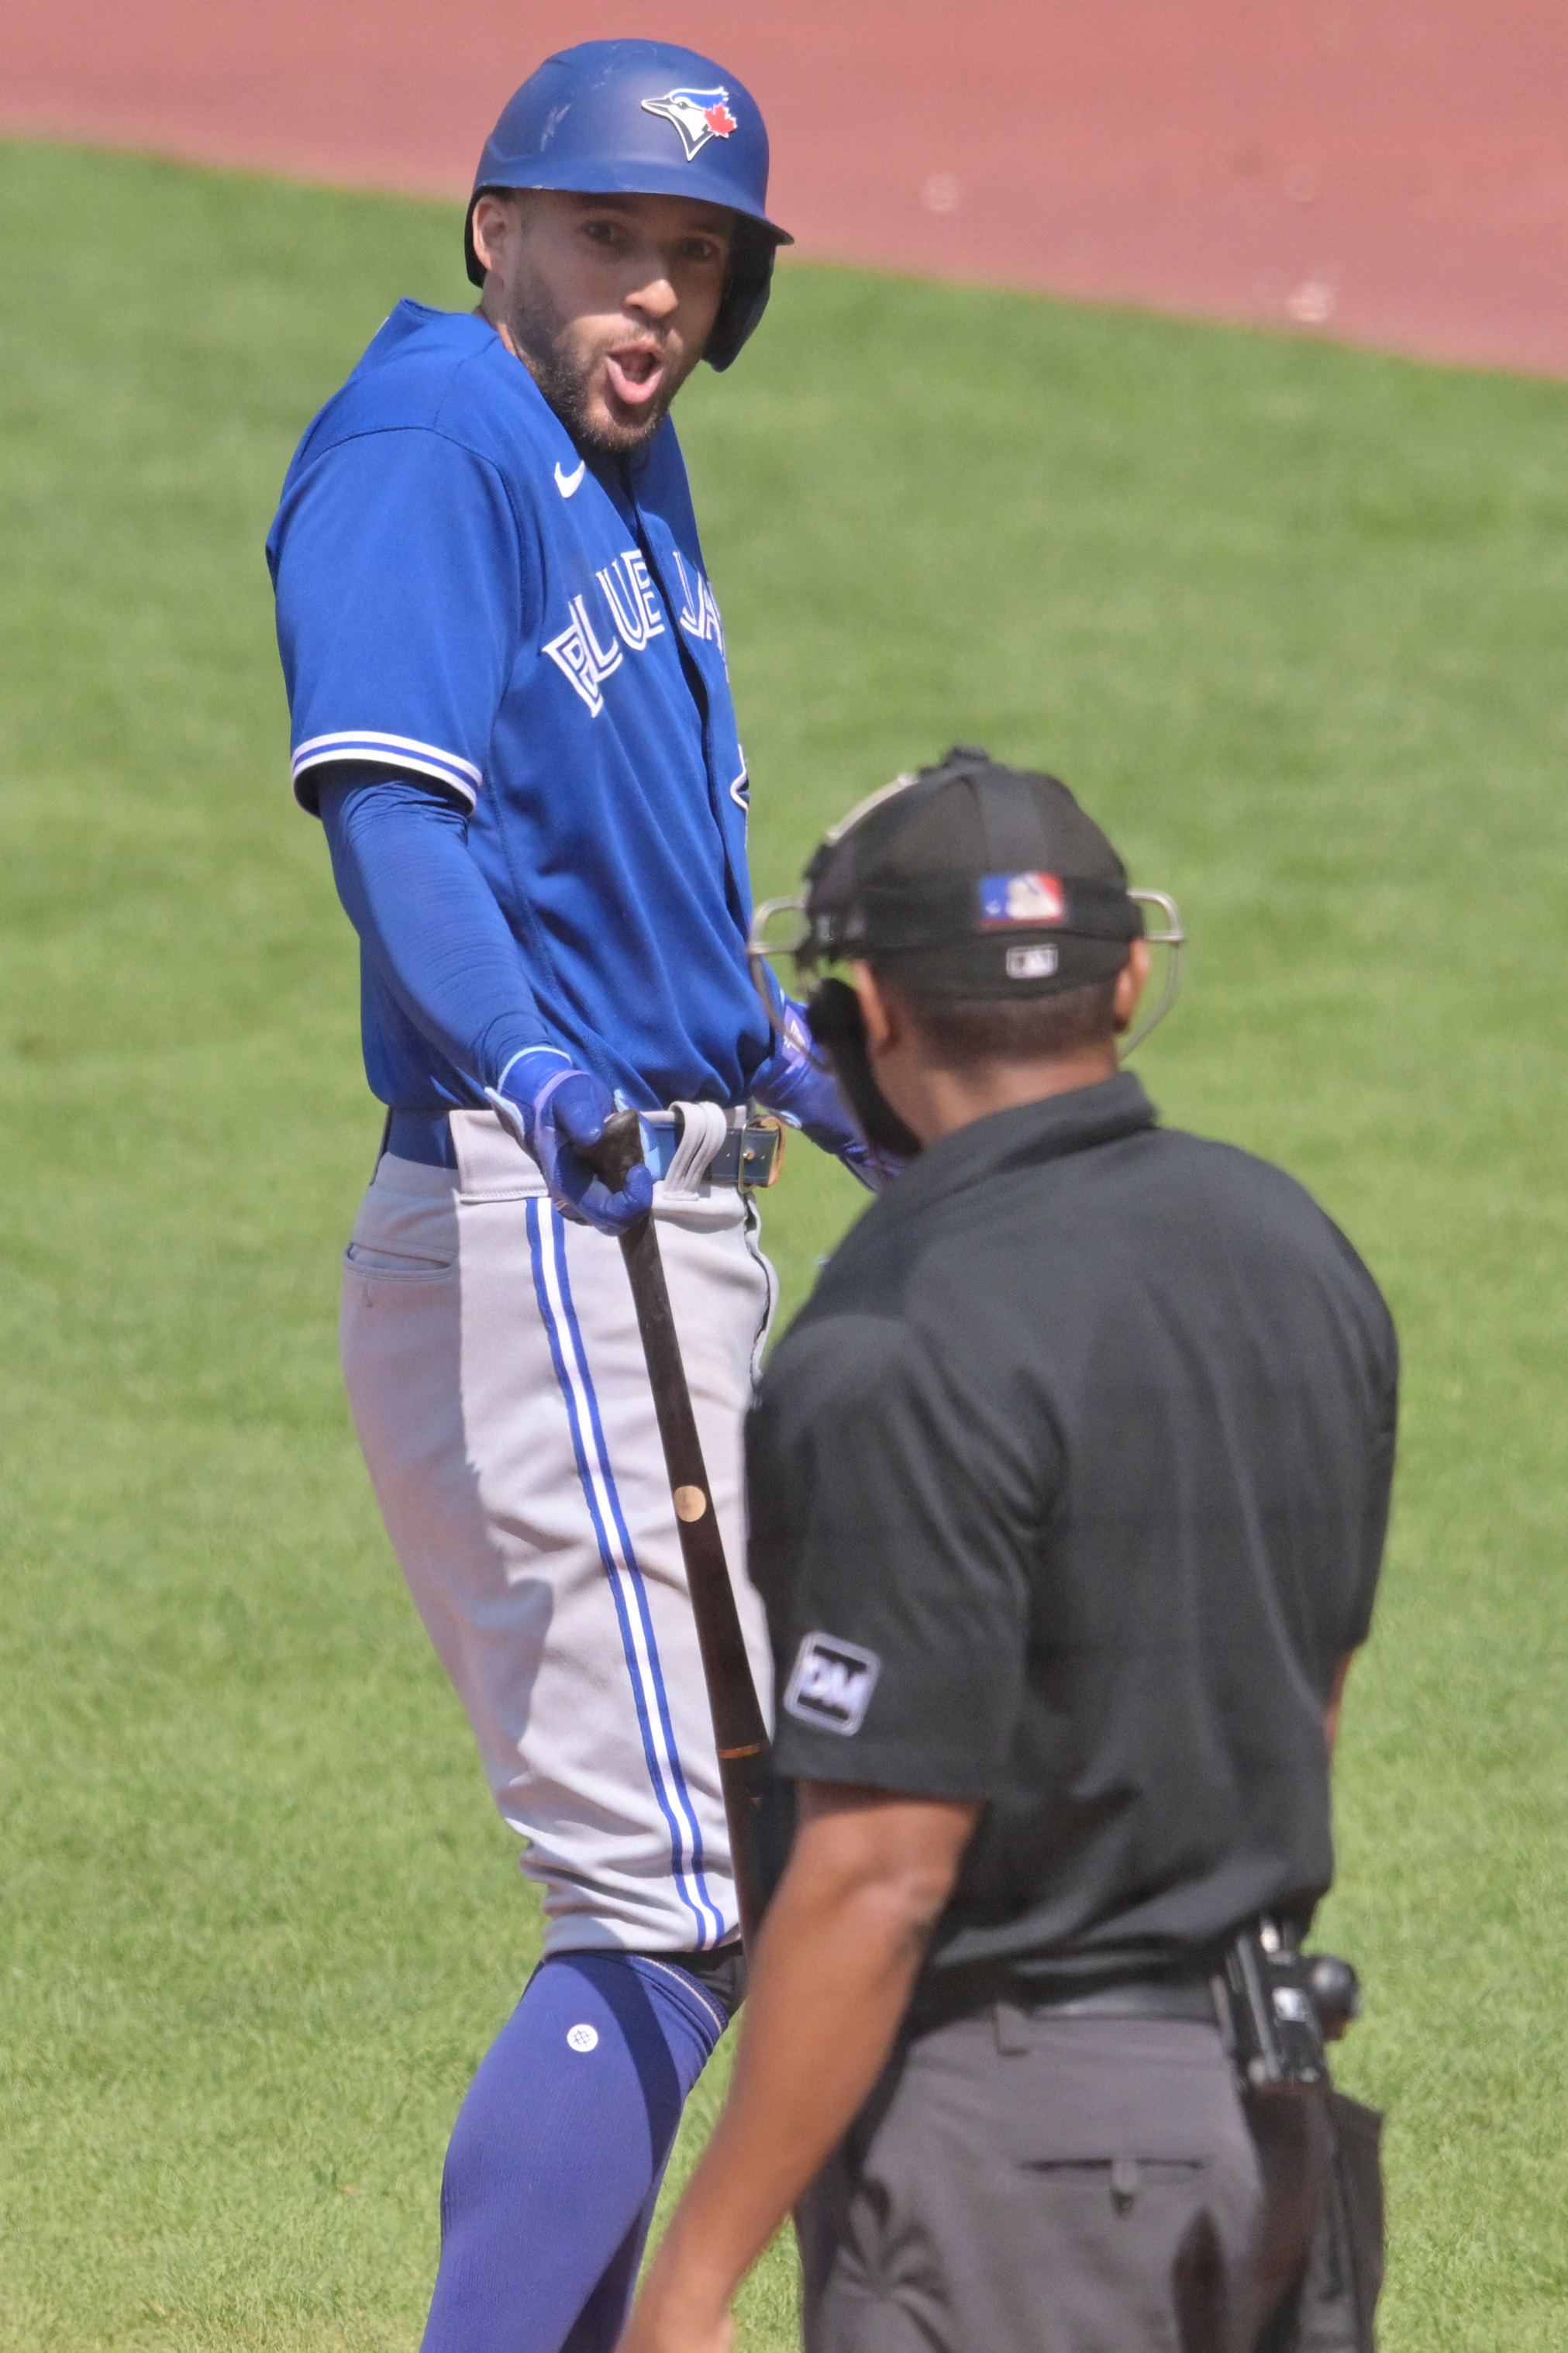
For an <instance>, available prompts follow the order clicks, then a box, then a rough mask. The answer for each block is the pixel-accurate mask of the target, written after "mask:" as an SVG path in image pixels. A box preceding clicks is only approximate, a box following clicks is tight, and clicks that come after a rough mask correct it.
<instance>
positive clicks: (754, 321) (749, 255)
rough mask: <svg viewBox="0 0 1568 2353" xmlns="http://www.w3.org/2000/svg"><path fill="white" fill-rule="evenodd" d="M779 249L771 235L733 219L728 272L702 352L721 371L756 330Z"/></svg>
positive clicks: (721, 372)
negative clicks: (732, 246)
mask: <svg viewBox="0 0 1568 2353" xmlns="http://www.w3.org/2000/svg"><path fill="white" fill-rule="evenodd" d="M778 249H779V248H778V247H777V246H776V244H775V243H774V241H773V239H772V238H771V237H769V236H768V235H767V233H766V232H765V231H763V232H759V231H758V229H757V228H756V227H754V225H753V224H752V223H751V222H750V221H748V220H746V219H738V220H737V221H736V225H735V247H734V250H733V252H732V253H731V256H730V265H729V276H728V278H727V279H726V281H725V290H724V294H723V297H722V299H721V300H720V302H719V306H718V313H717V316H716V317H715V320H714V323H713V329H712V332H710V334H709V336H708V342H707V349H706V350H705V352H704V353H703V357H704V358H705V360H706V362H707V364H708V365H709V366H710V367H711V368H713V369H714V370H715V372H716V373H717V374H718V375H723V374H724V371H725V369H726V367H728V366H729V365H730V364H731V363H732V362H733V361H734V360H735V359H736V357H737V356H738V355H739V353H740V348H741V346H742V344H743V343H746V341H747V338H748V337H749V336H751V335H752V334H754V333H755V332H756V330H757V327H758V322H759V321H760V320H761V317H762V313H763V312H764V311H766V310H767V308H768V296H769V295H770V294H771V293H772V291H773V261H774V257H775V255H776V254H777V252H778Z"/></svg>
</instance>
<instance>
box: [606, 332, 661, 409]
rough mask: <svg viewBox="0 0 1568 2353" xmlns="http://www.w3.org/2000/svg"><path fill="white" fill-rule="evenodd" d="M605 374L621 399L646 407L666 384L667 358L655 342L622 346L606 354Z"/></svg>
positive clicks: (634, 406) (631, 406)
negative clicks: (665, 369)
mask: <svg viewBox="0 0 1568 2353" xmlns="http://www.w3.org/2000/svg"><path fill="white" fill-rule="evenodd" d="M604 372H605V375H607V376H608V377H609V388H610V390H611V392H612V393H613V394H614V395H615V396H616V398H617V400H620V401H623V402H624V403H625V405H626V406H627V407H628V408H646V406H648V403H649V402H650V401H651V400H652V398H653V396H654V395H655V393H657V391H658V389H659V387H660V385H662V383H663V381H664V355H663V353H662V352H661V351H660V350H659V348H658V346H657V345H656V344H654V343H620V344H618V345H617V346H616V348H615V350H613V351H610V352H606V353H605V355H604Z"/></svg>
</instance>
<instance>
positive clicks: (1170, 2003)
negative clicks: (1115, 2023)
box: [909, 1968, 1219, 2034]
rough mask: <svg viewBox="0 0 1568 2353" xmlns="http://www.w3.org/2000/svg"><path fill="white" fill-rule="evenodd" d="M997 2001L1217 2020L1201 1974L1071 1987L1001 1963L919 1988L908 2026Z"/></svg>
mask: <svg viewBox="0 0 1568 2353" xmlns="http://www.w3.org/2000/svg"><path fill="white" fill-rule="evenodd" d="M998 2002H1001V2003H1005V2004H1006V2005H1007V2006H1008V2007H1009V2008H1010V2009H1012V2010H1022V2011H1023V2012H1024V2014H1025V2016H1027V2017H1030V2018H1184V2019H1190V2020H1192V2021H1193V2023H1194V2024H1197V2025H1202V2026H1217V2025H1218V2023H1219V2014H1218V2012H1217V2010H1215V2008H1214V1996H1213V1988H1212V1986H1211V1983H1210V1980H1209V1979H1208V1978H1206V1977H1198V1976H1186V1975H1182V1976H1179V1977H1160V1978H1125V1979H1123V1980H1122V1982H1121V1983H1120V1984H1118V1985H1102V1986H1095V1987H1093V1988H1091V1989H1088V1990H1087V1991H1086V1992H1083V1993H1073V1992H1070V1991H1069V1990H1068V1989H1066V1988H1065V1986H1063V1985H1062V1984H1061V1983H1060V1982H1059V1981H1058V1983H1057V1985H1055V1986H1054V1987H1050V1986H1046V1985H1043V1984H1042V1983H1041V1982H1040V1980H1039V1979H1038V1978H1034V1979H1033V1980H1032V1979H1031V1978H1029V1977H1028V1976H1027V1975H1026V1974H1025V1973H1024V1972H1023V1971H1022V1970H1019V1969H1014V1968H994V1969H993V1968H986V1969H975V1970H969V1969H966V1970H965V1971H964V1972H963V1974H962V1982H961V1984H960V1983H959V1982H958V1981H957V1980H955V1982H954V1983H953V1984H952V1985H950V1986H943V1985H941V1984H939V1983H938V1985H935V1986H931V1987H928V1988H922V1989H921V1991H920V1993H919V1994H918V1995H917V1996H916V2000H915V2003H914V2006H913V2008H912V2009H911V2011H910V2016H909V2023H910V2027H911V2029H912V2031H914V2032H915V2033H916V2034H921V2033H926V2032H928V2031H930V2029H931V2028H932V2027H934V2026H945V2025H947V2024H948V2022H949V2021H951V2020H953V2019H955V2018H964V2017H972V2016H973V2014H974V2013H975V2012H976V2011H977V2010H989V2009H991V2007H992V2006H993V2005H994V2004H996V2003H998Z"/></svg>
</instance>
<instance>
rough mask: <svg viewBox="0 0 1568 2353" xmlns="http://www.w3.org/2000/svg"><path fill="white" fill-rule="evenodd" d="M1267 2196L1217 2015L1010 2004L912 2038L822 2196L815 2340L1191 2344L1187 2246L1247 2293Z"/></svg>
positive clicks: (810, 2296) (987, 2349)
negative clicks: (1084, 2012) (1094, 2014)
mask: <svg viewBox="0 0 1568 2353" xmlns="http://www.w3.org/2000/svg"><path fill="white" fill-rule="evenodd" d="M1260 2206H1261V2189H1260V2181H1259V2173H1258V2164H1257V2158H1256V2156H1255V2151H1254V2147H1253V2143H1252V2138H1251V2136H1250V2135H1249V2133H1248V2131H1247V2126H1246V2123H1245V2118H1244V2116H1243V2114H1242V2109H1241V2105H1240V2103H1239V2101H1238V2100H1237V2098H1236V2094H1235V2091H1234V2086H1233V2084H1232V2079H1231V2072H1230V2067H1229V2063H1228V2062H1227V2061H1226V2059H1225V2057H1224V2052H1222V2050H1221V2047H1220V2039H1219V2036H1218V2034H1217V2033H1216V2032H1215V2031H1213V2029H1212V2028H1210V2027H1206V2026H1202V2025H1199V2024H1196V2023H1189V2022H1187V2021H1181V2020H1169V2019H1064V2018H1053V2017H1051V2016H1050V2015H1049V2014H1036V2015H1029V2014H1025V2013H1024V2012H1022V2011H1020V2010H1014V2009H1012V2007H1011V2006H1009V2005H1006V2004H999V2005H998V2006H997V2007H996V2008H995V2009H993V2010H986V2011H984V2012H982V2013H980V2014H979V2015H977V2016H975V2017H971V2018H965V2019H959V2020H957V2021H954V2022H952V2023H951V2024H948V2025H947V2026H943V2027H939V2028H938V2029H936V2030H935V2031H932V2032H930V2033H928V2034H927V2035H924V2036H922V2037H921V2038H919V2039H918V2040H917V2041H916V2042H913V2043H912V2044H911V2045H910V2046H909V2047H908V2048H907V2050H906V2051H904V2052H901V2053H900V2054H899V2056H898V2058H897V2059H896V2060H895V2063H894V2064H893V2066H892V2067H891V2068H890V2069H889V2071H888V2073H887V2075H886V2076H885V2078H884V2080H883V2083H882V2084H881V2085H880V2086H879V2087H878V2090H877V2092H876V2094H874V2097H873V2099H872V2100H871V2102H870V2103H869V2104H868V2105H867V2108H866V2109H865V2111H864V2112H863V2115H862V2116H861V2117H860V2119H859V2120H858V2122H857V2124H856V2126H854V2128H853V2131H852V2132H851V2134H850V2136H849V2137H848V2138H847V2140H846V2141H845V2143H844V2145H843V2147H842V2149H841V2150H840V2151H839V2152H838V2154H837V2155H836V2157H835V2158H833V2159H832V2162H831V2163H830V2164H829V2166H828V2167H827V2168H825V2169H824V2171H823V2172H822V2174H821V2176H819V2178H818V2179H817V2180H816V2182H814V2183H813V2185H812V2187H811V2189H810V2190H809V2191H808V2192H807V2194H806V2197H805V2199H804V2200H803V2201H802V2204H801V2208H800V2213H799V2216H798V2218H797V2219H798V2221H799V2224H800V2242H801V2256H802V2262H803V2265H804V2273H805V2340H806V2348H807V2353H1180V2348H1181V2346H1182V2343H1183V2339H1182V2337H1181V2325H1180V2322H1179V2319H1178V2307H1177V2292H1176V2284H1175V2282H1176V2273H1177V2267H1178V2260H1179V2256H1181V2251H1182V2250H1183V2249H1185V2250H1186V2251H1187V2253H1186V2257H1185V2260H1186V2261H1187V2262H1188V2263H1191V2262H1192V2250H1193V2248H1194V2246H1195V2245H1196V2246H1197V2247H1198V2248H1199V2249H1200V2259H1202V2256H1203V2255H1204V2254H1206V2257H1207V2260H1208V2263H1209V2264H1210V2267H1211V2270H1213V2267H1214V2266H1216V2265H1217V2266H1218V2267H1219V2268H1220V2269H1221V2271H1222V2272H1223V2274H1224V2278H1225V2280H1226V2281H1227V2282H1228V2283H1229V2284H1230V2286H1231V2289H1232V2292H1234V2287H1235V2285H1236V2284H1237V2283H1238V2282H1239V2281H1240V2279H1241V2278H1242V2277H1243V2275H1244V2274H1245V2266H1246V2264H1247V2262H1248V2260H1249V2256H1250V2253H1251V2249H1252V2245H1253V2241H1254V2237H1255V2231H1256V2227H1257V2223H1258V2220H1259V2212H1260ZM1205 2215H1206V2216H1207V2218H1208V2221H1207V2222H1206V2223H1205V2221H1204V2220H1203V2218H1204V2216H1205Z"/></svg>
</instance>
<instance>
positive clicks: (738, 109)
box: [464, 41, 794, 368]
mask: <svg viewBox="0 0 1568 2353" xmlns="http://www.w3.org/2000/svg"><path fill="white" fill-rule="evenodd" d="M492 188H567V189H570V190H571V191H572V192H573V193H574V194H575V195H586V196H609V195H644V196H695V197H698V198H701V199H705V201H706V202H708V203H709V204H715V205H725V206H727V207H728V209H729V210H730V211H731V212H733V213H734V214H735V215H736V237H735V244H734V248H733V249H732V252H731V256H730V267H729V276H728V279H727V280H726V285H725V290H724V299H723V301H721V303H720V304H719V311H718V316H717V318H716V319H715V322H714V328H713V332H712V334H711V335H710V336H709V337H708V346H707V351H706V353H705V357H706V358H707V359H708V360H709V361H710V362H711V363H712V364H713V365H714V366H715V368H726V367H728V365H729V364H730V362H731V361H732V360H733V359H734V357H735V355H736V353H737V352H738V351H739V349H740V347H741V345H742V343H745V341H746V339H747V336H748V335H749V334H750V333H751V332H752V329H753V328H754V327H755V326H756V325H757V322H758V320H759V319H760V318H761V316H762V313H763V311H765V310H766V309H767V308H768V292H769V290H770V287H771V282H772V278H773V257H774V254H775V253H776V251H777V250H778V248H779V246H781V245H791V244H793V242H794V239H793V238H792V237H790V236H789V233H788V231H787V230H785V229H781V228H779V227H777V226H776V224H775V223H774V222H772V221H770V220H769V219H768V213H767V204H768V132H767V130H766V128H765V127H764V124H763V121H762V116H761V114H760V112H759V111H758V105H757V101H756V100H755V99H754V98H753V97H752V95H751V92H750V91H749V90H746V89H743V87H742V86H741V84H740V83H739V82H737V81H736V79H735V77H734V75H733V74H726V72H725V70H724V69H723V67H722V66H717V65H715V63H714V61H713V59H712V58H705V57H700V56H699V55H698V54H697V52H696V50H694V49H680V48H676V47H673V44H672V43H670V42H668V41H583V42H580V43H579V44H578V46H577V47H576V48H572V49H562V50H560V51H559V52H558V53H557V55H556V56H555V57H553V58H546V60H545V62H544V64H543V65H542V66H541V67H540V68H539V69H538V71H537V72H536V73H532V74H530V75H529V77H528V79H527V80H526V81H525V82H524V85H523V87H522V89H521V90H518V91H517V93H516V95H515V96H514V98H513V99H512V100H510V102H509V103H508V105H507V106H506V108H505V110H504V111H503V114H502V117H501V120H500V121H499V122H498V123H497V124H496V126H495V128H494V130H493V132H491V134H490V137H489V138H488V139H487V140H486V142H485V145H484V153H483V154H482V156H481V157H480V159H479V171H478V173H477V174H476V176H475V179H474V184H473V195H472V196H471V198H470V200H469V207H468V221H467V225H466V227H465V229H464V248H465V251H466V254H467V258H468V274H469V277H470V279H471V280H472V282H473V284H474V285H475V286H482V285H483V283H484V270H483V267H482V264H481V262H480V259H479V257H478V255H477V254H476V253H475V251H474V248H473V207H474V204H475V202H476V201H477V199H478V198H479V197H480V196H481V195H483V194H484V192H485V191H486V190H487V189H492Z"/></svg>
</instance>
